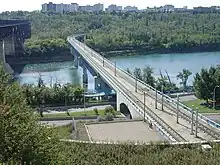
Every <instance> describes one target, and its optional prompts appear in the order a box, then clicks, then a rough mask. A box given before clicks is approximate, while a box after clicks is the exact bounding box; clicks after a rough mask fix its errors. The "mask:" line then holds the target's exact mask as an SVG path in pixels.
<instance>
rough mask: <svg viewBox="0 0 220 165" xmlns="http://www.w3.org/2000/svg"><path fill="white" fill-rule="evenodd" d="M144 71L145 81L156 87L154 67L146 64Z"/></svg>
mask: <svg viewBox="0 0 220 165" xmlns="http://www.w3.org/2000/svg"><path fill="white" fill-rule="evenodd" d="M142 72H143V81H144V82H145V83H146V84H149V85H150V86H152V87H155V79H154V77H153V75H152V74H153V68H151V67H150V66H149V65H148V66H145V68H143V69H142Z"/></svg>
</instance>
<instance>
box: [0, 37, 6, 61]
mask: <svg viewBox="0 0 220 165" xmlns="http://www.w3.org/2000/svg"><path fill="white" fill-rule="evenodd" d="M0 62H3V64H4V63H5V44H4V39H3V40H0Z"/></svg>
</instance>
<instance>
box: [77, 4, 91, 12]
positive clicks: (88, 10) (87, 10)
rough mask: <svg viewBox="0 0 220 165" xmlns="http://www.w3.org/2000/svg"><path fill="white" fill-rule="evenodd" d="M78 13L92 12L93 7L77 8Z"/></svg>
mask: <svg viewBox="0 0 220 165" xmlns="http://www.w3.org/2000/svg"><path fill="white" fill-rule="evenodd" d="M79 11H82V12H93V6H90V5H86V6H79Z"/></svg>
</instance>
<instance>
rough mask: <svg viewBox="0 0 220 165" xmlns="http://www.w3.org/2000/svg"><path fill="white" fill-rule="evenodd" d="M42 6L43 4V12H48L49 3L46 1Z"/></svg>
mask: <svg viewBox="0 0 220 165" xmlns="http://www.w3.org/2000/svg"><path fill="white" fill-rule="evenodd" d="M41 6H42V12H47V4H46V3H44V4H42V5H41Z"/></svg>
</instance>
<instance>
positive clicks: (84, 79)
mask: <svg viewBox="0 0 220 165" xmlns="http://www.w3.org/2000/svg"><path fill="white" fill-rule="evenodd" d="M83 84H88V73H87V69H86V67H85V66H84V67H83Z"/></svg>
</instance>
